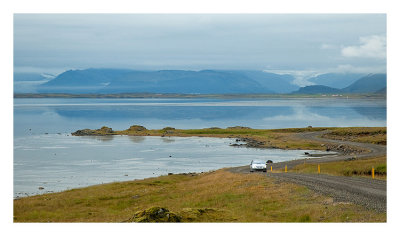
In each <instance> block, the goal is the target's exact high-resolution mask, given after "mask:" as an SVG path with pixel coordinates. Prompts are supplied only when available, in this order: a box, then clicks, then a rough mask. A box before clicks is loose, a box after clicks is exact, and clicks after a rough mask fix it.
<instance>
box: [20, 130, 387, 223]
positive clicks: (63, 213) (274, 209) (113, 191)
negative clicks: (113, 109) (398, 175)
mask: <svg viewBox="0 0 400 236" xmlns="http://www.w3.org/2000/svg"><path fill="white" fill-rule="evenodd" d="M328 129H329V130H330V131H332V132H331V133H330V136H329V137H330V138H331V137H334V138H336V139H339V138H341V139H345V140H351V141H359V140H363V141H364V142H370V143H379V144H386V128H384V127H383V128H312V127H307V128H295V129H276V130H263V129H251V128H248V127H230V128H226V129H222V128H218V127H212V128H208V129H189V130H181V129H175V128H173V127H166V128H164V129H160V130H148V129H146V128H145V127H143V126H139V125H133V126H131V127H130V128H128V129H127V130H123V131H113V130H112V129H111V128H108V127H102V128H100V129H97V130H88V129H86V130H79V131H77V132H75V133H74V135H102V136H108V135H132V136H182V137H187V136H206V137H225V138H241V139H251V140H255V142H254V143H256V144H257V146H256V147H265V148H284V149H314V150H318V149H320V150H321V149H324V148H326V147H325V146H323V145H321V143H319V142H316V141H309V140H303V139H301V138H300V137H299V136H298V135H296V134H298V133H301V132H309V131H321V130H328ZM368 137H372V138H368ZM376 139H377V140H379V141H376ZM320 165H321V173H323V174H332V175H344V176H355V175H356V176H364V177H369V178H370V177H371V168H372V167H374V168H375V176H376V178H380V179H386V156H381V157H375V158H370V159H357V158H356V157H354V158H349V160H346V161H340V162H331V163H322V164H320ZM289 171H296V172H302V173H316V172H317V165H316V164H308V163H304V164H301V165H298V166H296V167H295V168H293V169H290V170H289ZM14 221H15V222H385V221H386V214H385V213H376V212H375V211H372V210H367V209H366V208H363V207H362V206H358V205H354V204H350V203H347V202H336V201H334V200H333V199H332V198H330V197H328V196H324V195H319V194H317V193H315V192H313V191H311V190H309V189H307V188H306V187H303V186H299V185H295V184H292V183H283V182H279V183H278V182H276V180H275V179H274V178H266V177H265V176H264V175H261V174H260V175H259V174H239V173H231V172H229V171H227V170H224V169H222V170H218V171H214V172H208V173H202V174H193V173H192V174H172V175H167V176H160V177H157V178H149V179H144V180H137V181H128V182H119V183H110V184H103V185H96V186H91V187H87V188H80V189H72V190H69V191H65V192H60V193H52V194H43V195H38V196H31V197H25V198H21V199H15V200H14Z"/></svg>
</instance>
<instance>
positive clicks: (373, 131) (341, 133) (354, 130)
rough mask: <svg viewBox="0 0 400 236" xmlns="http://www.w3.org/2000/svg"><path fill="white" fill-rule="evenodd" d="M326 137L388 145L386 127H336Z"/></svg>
mask: <svg viewBox="0 0 400 236" xmlns="http://www.w3.org/2000/svg"><path fill="white" fill-rule="evenodd" d="M325 137H326V138H330V139H339V140H347V141H353V142H361V143H373V144H382V145H386V127H350V128H334V129H332V132H330V133H329V134H326V135H325Z"/></svg>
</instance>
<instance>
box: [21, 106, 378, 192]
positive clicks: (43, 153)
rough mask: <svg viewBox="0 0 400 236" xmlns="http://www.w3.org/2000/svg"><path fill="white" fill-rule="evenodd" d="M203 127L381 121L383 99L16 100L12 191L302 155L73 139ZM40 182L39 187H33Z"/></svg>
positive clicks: (158, 141)
mask: <svg viewBox="0 0 400 236" xmlns="http://www.w3.org/2000/svg"><path fill="white" fill-rule="evenodd" d="M133 124H139V125H143V126H145V127H147V128H149V129H159V128H163V127H166V126H172V127H176V128H206V127H213V126H218V127H221V128H225V127H228V126H236V125H241V126H248V127H252V128H286V127H306V126H308V125H312V126H314V127H317V126H386V101H385V100H365V99H362V100H356V99H348V100H346V99H268V100H218V99H14V196H24V195H26V194H29V195H31V194H39V193H43V192H46V191H61V190H65V189H69V188H76V187H83V186H88V185H93V184H101V183H106V182H112V181H122V180H131V179H141V178H146V177H152V176H158V175H163V174H167V173H169V172H173V173H181V172H200V171H208V170H212V169H218V168H221V167H227V166H238V165H245V164H248V163H249V162H250V161H251V160H252V159H256V158H257V159H263V160H268V159H271V160H273V161H274V162H277V161H283V160H289V159H296V158H302V157H303V156H302V154H303V153H304V151H301V150H298V151H284V150H259V149H250V148H234V147H231V146H229V143H232V142H234V140H229V139H213V138H161V137H124V136H118V137H102V138H99V137H73V136H70V135H69V133H71V132H73V131H76V130H77V129H83V128H91V129H97V128H100V127H101V126H103V125H106V126H109V127H112V128H113V129H114V130H122V129H126V128H128V127H129V126H130V125H133ZM39 187H44V189H43V190H38V188H39Z"/></svg>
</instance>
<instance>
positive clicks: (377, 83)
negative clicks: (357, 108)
mask: <svg viewBox="0 0 400 236" xmlns="http://www.w3.org/2000/svg"><path fill="white" fill-rule="evenodd" d="M386 86H387V83H386V74H369V75H366V76H363V77H361V78H359V79H357V80H356V81H354V82H353V83H351V84H350V85H348V86H347V87H344V88H342V89H338V88H332V87H329V86H325V85H310V86H306V87H302V88H300V89H299V90H297V91H295V92H293V93H295V94H335V93H336V94H337V93H344V94H346V93H379V94H385V93H386Z"/></svg>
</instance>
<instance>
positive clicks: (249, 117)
mask: <svg viewBox="0 0 400 236" xmlns="http://www.w3.org/2000/svg"><path fill="white" fill-rule="evenodd" d="M51 101H53V100H52V99H47V100H40V99H30V100H20V99H15V100H14V103H15V106H14V135H15V134H16V135H27V130H29V129H31V131H30V133H29V134H40V133H70V132H74V131H76V130H77V129H83V128H90V129H98V128H100V127H102V126H103V125H106V126H108V127H112V128H113V129H114V130H124V129H127V128H128V127H129V126H130V125H133V124H138V125H143V126H145V127H146V128H149V129H160V128H163V127H166V126H172V127H175V128H182V129H191V128H206V127H213V126H218V127H221V128H226V127H229V126H237V125H239V126H247V127H252V128H261V129H271V128H287V127H306V126H308V125H312V126H324V127H327V126H335V127H337V126H361V125H362V126H386V100H383V99H381V100H365V99H348V100H346V99H338V100H335V99H325V100H322V99H269V100H255V101H241V100H224V101H223V102H221V101H214V102H212V101H207V102H201V101H202V100H201V99H200V100H199V101H200V102H193V101H191V102H190V103H189V102H188V101H187V100H180V101H174V104H172V103H169V104H167V103H163V102H159V103H155V102H154V101H149V100H141V99H136V100H135V101H137V102H136V103H132V104H127V105H123V106H121V105H119V106H114V105H113V104H114V103H117V102H121V103H124V102H127V101H130V102H132V100H127V101H126V100H124V99H114V100H101V99H86V100H74V101H72V100H68V99H64V100H60V99H58V100H57V99H55V100H54V101H53V103H57V102H59V104H57V105H54V104H53V105H46V103H51ZM196 101H197V100H196ZM45 102H46V103H45ZM68 102H69V103H70V104H69V103H68ZM80 102H81V103H82V104H79V103H80ZM139 102H141V105H137V104H138V103H139ZM96 104H97V105H96ZM98 104H101V105H98Z"/></svg>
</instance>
